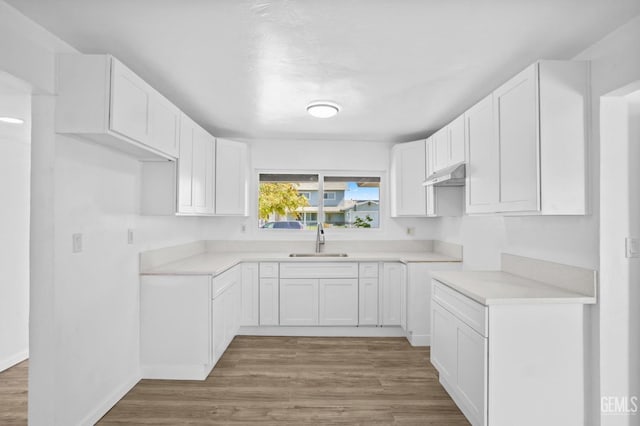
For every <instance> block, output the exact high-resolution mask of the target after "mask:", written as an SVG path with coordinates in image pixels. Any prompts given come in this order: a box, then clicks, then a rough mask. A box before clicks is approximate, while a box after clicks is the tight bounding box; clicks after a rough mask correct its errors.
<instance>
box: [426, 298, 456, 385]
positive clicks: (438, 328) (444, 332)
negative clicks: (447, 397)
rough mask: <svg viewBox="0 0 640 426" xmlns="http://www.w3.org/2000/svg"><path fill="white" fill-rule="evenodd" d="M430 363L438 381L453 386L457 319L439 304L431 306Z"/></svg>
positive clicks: (434, 303)
mask: <svg viewBox="0 0 640 426" xmlns="http://www.w3.org/2000/svg"><path fill="white" fill-rule="evenodd" d="M431 327H432V329H431V363H432V364H433V366H434V367H435V368H436V370H438V373H440V381H441V382H442V381H445V382H446V383H448V384H449V385H451V386H455V383H456V381H455V377H456V376H455V375H456V363H457V358H456V357H457V341H456V339H457V319H456V318H455V317H454V316H453V315H452V314H451V313H450V312H449V311H447V310H446V309H444V308H443V307H441V306H440V304H438V303H436V302H433V304H432V306H431Z"/></svg>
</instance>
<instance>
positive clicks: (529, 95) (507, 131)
mask: <svg viewBox="0 0 640 426" xmlns="http://www.w3.org/2000/svg"><path fill="white" fill-rule="evenodd" d="M537 91H538V84H537V65H533V66H530V67H529V68H527V69H525V70H524V71H522V72H521V73H520V74H518V75H516V76H515V77H513V78H512V79H511V80H509V81H508V82H507V83H505V84H504V85H502V86H501V87H500V88H498V89H497V90H495V91H494V92H493V110H494V112H493V118H494V122H495V124H494V129H495V132H494V136H495V137H496V138H497V142H498V152H497V154H498V159H499V162H500V169H499V174H498V175H499V183H498V191H499V210H500V211H503V212H506V211H528V210H531V211H534V210H539V208H540V187H539V184H540V180H539V179H538V173H539V163H540V156H539V152H540V144H539V142H538V140H539V135H538V114H537V109H538V105H537V102H536V100H537Z"/></svg>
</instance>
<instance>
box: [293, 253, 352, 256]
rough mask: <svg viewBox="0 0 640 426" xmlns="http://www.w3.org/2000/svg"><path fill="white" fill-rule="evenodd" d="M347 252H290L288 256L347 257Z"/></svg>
mask: <svg viewBox="0 0 640 426" xmlns="http://www.w3.org/2000/svg"><path fill="white" fill-rule="evenodd" d="M347 256H348V254H347V253H291V254H290V255H289V257H347Z"/></svg>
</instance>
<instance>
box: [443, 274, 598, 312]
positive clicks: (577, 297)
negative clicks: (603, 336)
mask: <svg viewBox="0 0 640 426" xmlns="http://www.w3.org/2000/svg"><path fill="white" fill-rule="evenodd" d="M432 277H433V278H434V279H436V280H438V281H440V282H441V283H443V284H445V285H447V286H449V287H451V288H452V289H454V290H456V291H458V292H460V293H462V294H464V295H465V296H467V297H470V298H471V299H473V300H475V301H477V302H479V303H481V304H483V305H486V306H488V305H498V304H532V303H578V304H594V303H596V298H595V297H593V296H589V295H586V294H581V293H578V292H574V291H570V290H567V289H564V288H561V287H558V286H554V285H551V284H546V283H543V282H540V281H535V280H532V279H528V278H523V277H521V276H518V275H514V274H510V273H508V272H503V271H437V272H436V271H434V272H433V274H432Z"/></svg>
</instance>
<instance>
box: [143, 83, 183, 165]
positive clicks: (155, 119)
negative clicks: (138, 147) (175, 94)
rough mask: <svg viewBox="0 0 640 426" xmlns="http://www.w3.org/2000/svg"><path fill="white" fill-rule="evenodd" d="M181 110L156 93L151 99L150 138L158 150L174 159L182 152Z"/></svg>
mask: <svg viewBox="0 0 640 426" xmlns="http://www.w3.org/2000/svg"><path fill="white" fill-rule="evenodd" d="M180 116H181V113H180V110H179V109H178V108H177V107H176V106H175V105H173V104H172V103H171V102H169V101H168V100H167V99H166V98H165V97H164V96H162V95H161V94H159V93H155V95H154V96H152V97H151V99H150V106H149V130H150V137H151V140H153V141H154V142H153V143H154V145H155V146H157V147H158V149H160V150H162V151H163V152H166V153H167V154H169V155H171V156H172V157H176V158H177V157H178V156H179V150H180Z"/></svg>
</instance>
